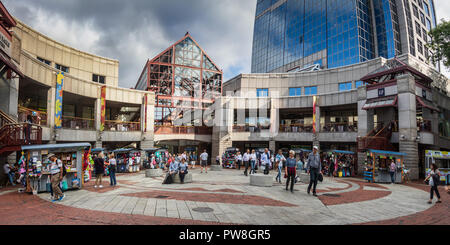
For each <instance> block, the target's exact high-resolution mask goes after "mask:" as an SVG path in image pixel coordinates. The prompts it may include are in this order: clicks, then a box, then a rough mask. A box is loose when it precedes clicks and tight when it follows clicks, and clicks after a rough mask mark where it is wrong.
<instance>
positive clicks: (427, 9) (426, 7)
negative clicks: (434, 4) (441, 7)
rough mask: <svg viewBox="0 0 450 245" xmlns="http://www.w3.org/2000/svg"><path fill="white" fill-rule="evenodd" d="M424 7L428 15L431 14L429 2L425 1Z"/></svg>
mask: <svg viewBox="0 0 450 245" xmlns="http://www.w3.org/2000/svg"><path fill="white" fill-rule="evenodd" d="M423 9H424V10H425V13H426V14H427V15H430V9H429V8H428V4H427V3H425V2H424V3H423Z"/></svg>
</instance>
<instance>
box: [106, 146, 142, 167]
mask: <svg viewBox="0 0 450 245" xmlns="http://www.w3.org/2000/svg"><path fill="white" fill-rule="evenodd" d="M113 153H114V155H115V157H116V160H117V172H118V173H134V172H139V171H140V165H141V152H140V151H138V150H136V149H124V148H122V149H117V150H114V151H113Z"/></svg>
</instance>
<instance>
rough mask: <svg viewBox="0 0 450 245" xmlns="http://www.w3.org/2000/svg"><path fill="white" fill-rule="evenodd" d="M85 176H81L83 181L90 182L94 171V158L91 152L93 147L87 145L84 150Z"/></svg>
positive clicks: (83, 171) (83, 170)
mask: <svg viewBox="0 0 450 245" xmlns="http://www.w3.org/2000/svg"><path fill="white" fill-rule="evenodd" d="M82 159H83V160H82V162H83V169H82V173H83V178H81V181H82V182H83V183H86V182H89V181H90V180H91V179H92V172H93V170H94V158H93V157H92V154H91V148H90V147H86V148H85V149H84V152H83V158H82Z"/></svg>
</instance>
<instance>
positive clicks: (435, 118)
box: [431, 111, 439, 145]
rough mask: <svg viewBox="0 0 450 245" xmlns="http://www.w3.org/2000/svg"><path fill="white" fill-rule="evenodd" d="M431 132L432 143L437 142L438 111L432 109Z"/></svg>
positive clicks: (435, 143) (436, 143)
mask: <svg viewBox="0 0 450 245" xmlns="http://www.w3.org/2000/svg"><path fill="white" fill-rule="evenodd" d="M431 132H433V135H434V145H438V144H439V113H438V112H435V111H433V113H432V114H431Z"/></svg>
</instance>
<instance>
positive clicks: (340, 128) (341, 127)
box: [322, 123, 358, 133]
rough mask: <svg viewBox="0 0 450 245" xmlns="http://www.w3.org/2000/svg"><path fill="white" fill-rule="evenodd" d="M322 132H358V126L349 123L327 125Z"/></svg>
mask: <svg viewBox="0 0 450 245" xmlns="http://www.w3.org/2000/svg"><path fill="white" fill-rule="evenodd" d="M322 132H326V133H329V132H338V133H339V132H358V126H357V125H356V124H349V123H327V124H325V125H324V126H323V128H322Z"/></svg>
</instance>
